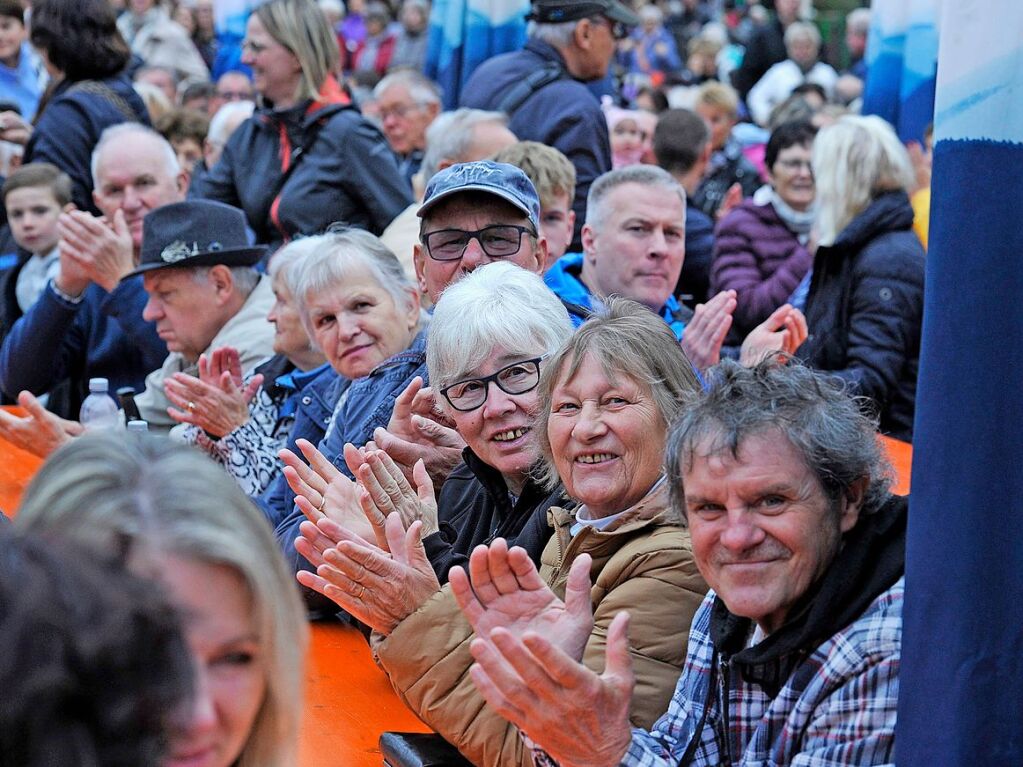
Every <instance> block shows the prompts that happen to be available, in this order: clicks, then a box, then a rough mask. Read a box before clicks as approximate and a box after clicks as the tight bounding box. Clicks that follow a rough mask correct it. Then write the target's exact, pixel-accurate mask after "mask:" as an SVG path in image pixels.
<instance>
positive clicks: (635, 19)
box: [604, 2, 639, 27]
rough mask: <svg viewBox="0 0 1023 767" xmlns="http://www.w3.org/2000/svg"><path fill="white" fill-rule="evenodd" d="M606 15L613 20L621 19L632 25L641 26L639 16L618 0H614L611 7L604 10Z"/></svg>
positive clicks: (623, 22)
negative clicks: (615, 0) (616, 0)
mask: <svg viewBox="0 0 1023 767" xmlns="http://www.w3.org/2000/svg"><path fill="white" fill-rule="evenodd" d="M604 15H605V16H607V17H608V18H609V19H611V21H619V22H621V23H622V24H625V25H627V26H630V27H636V26H639V16H637V15H636V14H635V13H633V12H632V11H631V10H629V9H628V8H626V7H625V6H624V5H622V4H621V3H618V2H612V3H611V7H610V8H608V9H607V10H606V11H604Z"/></svg>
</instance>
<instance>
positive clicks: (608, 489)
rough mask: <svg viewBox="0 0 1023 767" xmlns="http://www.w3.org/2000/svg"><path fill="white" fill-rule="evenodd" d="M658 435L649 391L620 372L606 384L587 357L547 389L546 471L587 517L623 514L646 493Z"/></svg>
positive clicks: (655, 472)
mask: <svg viewBox="0 0 1023 767" xmlns="http://www.w3.org/2000/svg"><path fill="white" fill-rule="evenodd" d="M568 367H569V365H568V364H567V363H566V365H565V368H566V371H567V369H568ZM666 432H667V426H666V424H665V423H664V419H663V418H662V417H661V414H660V411H659V410H658V409H657V405H656V404H655V402H654V398H653V395H652V393H651V392H650V390H649V387H647V386H646V385H644V384H641V383H639V382H637V381H635V380H633V379H632V378H630V377H628V376H627V375H626V374H624V373H621V374H619V375H617V376H616V380H615V381H611V380H609V379H608V376H607V374H606V373H605V372H604V368H603V366H602V365H601V364H600V362H599V361H597V359H595V358H594V357H593V356H592V355H589V354H588V355H586V356H585V357H584V358H583V360H582V362H581V364H580V365H579V368H578V370H576V373H575V375H573V376H572V377H571V378H569V377H568V376H567V375H566V372H564V371H563V372H562V374H561V376H560V377H559V378H558V381H557V383H556V384H555V385H554V389H553V392H552V397H551V414H550V419H549V420H548V423H547V438H548V439H549V440H550V445H551V452H552V454H553V456H554V466H555V468H556V469H557V471H558V476H560V477H561V480H562V482H563V483H564V485H565V489H566V490H567V491H568V494H569V495H570V496H571V497H572V498H574V499H576V500H577V501H580V502H582V503H584V504H586V508H587V510H588V511H589V514H590V517H591V518H594V519H598V518H601V517H606V516H609V515H610V514H616V513H618V512H620V511H625V510H626V509H628V508H629V507H631V506H633V505H635V504H636V503H637V502H638V501H639V500H640V499H642V498H643V496H644V495H646V494H647V492H648V491H649V490H650V488H651V487H653V485H654V483H655V482H656V481H657V479H658V477H660V475H661V454H662V453H663V451H664V441H665V436H666Z"/></svg>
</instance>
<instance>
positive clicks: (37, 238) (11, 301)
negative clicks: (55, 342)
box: [0, 163, 72, 327]
mask: <svg viewBox="0 0 1023 767" xmlns="http://www.w3.org/2000/svg"><path fill="white" fill-rule="evenodd" d="M2 194H3V200H4V207H5V208H6V210H7V222H8V223H9V224H10V227H11V234H12V236H13V237H14V241H15V242H16V243H17V244H18V247H19V248H21V249H22V250H24V251H27V255H23V256H22V258H21V259H19V262H18V264H17V265H16V266H15V267H14V268H13V269H11V270H10V271H9V272H7V273H6V274H5V275H4V276H3V281H2V283H0V284H2V292H0V297H2V300H3V301H4V312H3V313H4V315H5V317H4V319H5V320H6V321H7V323H11V324H13V322H14V320H15V319H17V317H20V316H21V315H22V314H24V313H25V312H27V311H28V310H29V308H30V307H31V306H32V304H34V303H35V302H36V299H37V298H39V295H40V294H41V293H42V292H43V288H45V287H46V283H47V282H49V281H50V280H51V279H52V278H53V276H54V275H55V274H56V273H57V271H58V270H59V268H60V258H59V255H58V253H57V241H58V239H59V236H58V234H57V219H58V218H60V214H61V213H63V212H64V211H66V210H70V209H71V207H72V205H71V179H70V178H69V177H68V175H67V174H66V173H64V172H62V171H61V170H59V169H58V168H57V167H55V166H53V165H50V164H49V163H30V164H29V165H24V166H22V167H20V168H18V169H17V170H16V171H14V173H12V174H11V175H10V176H9V177H8V179H7V181H5V182H4V185H3V189H2ZM7 323H5V324H7ZM9 326H10V325H9V324H7V327H9Z"/></svg>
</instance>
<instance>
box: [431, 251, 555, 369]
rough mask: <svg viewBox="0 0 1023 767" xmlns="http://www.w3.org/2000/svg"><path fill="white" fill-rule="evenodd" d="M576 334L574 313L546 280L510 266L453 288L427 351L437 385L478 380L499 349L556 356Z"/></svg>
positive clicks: (443, 300)
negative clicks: (468, 378) (478, 372)
mask: <svg viewBox="0 0 1023 767" xmlns="http://www.w3.org/2000/svg"><path fill="white" fill-rule="evenodd" d="M570 335H572V321H571V320H570V319H569V317H568V311H567V310H566V309H565V305H564V304H562V303H561V300H560V299H559V298H558V297H557V296H555V295H554V293H552V292H551V290H550V288H548V287H547V286H546V285H545V284H544V282H543V279H542V278H541V277H539V276H538V275H536V274H534V273H533V272H530V271H528V270H526V269H523V268H522V267H519V266H515V265H514V264H510V263H508V262H507V261H497V262H494V263H492V264H487V265H486V266H481V267H479V268H477V269H474V270H473V271H472V272H471V273H470V274H467V275H466V276H465V277H463V278H462V279H461V280H459V281H458V282H456V283H455V284H454V285H451V286H450V287H448V288H447V289H446V290H445V291H444V293H443V294H442V295H441V297H440V300H439V301H438V302H437V306H436V308H435V309H434V312H433V320H432V322H431V323H430V340H429V342H428V343H427V346H426V366H427V369H428V370H429V371H430V382H431V385H433V386H434V387H442V386H446V385H448V384H451V383H454V382H455V381H458V380H460V379H461V378H464V377H465V376H467V375H472V373H473V372H474V371H475V370H476V369H478V368H479V366H480V365H481V364H482V363H483V361H484V360H486V358H487V357H488V356H489V355H490V354H491V352H492V351H493V350H494V349H498V348H499V349H502V350H503V351H504V352H505V353H506V354H511V355H518V354H522V355H542V354H551V353H553V352H555V351H556V350H557V349H559V348H560V347H561V345H562V344H563V343H564V342H565V341H566V340H567V339H568V337H569V336H570Z"/></svg>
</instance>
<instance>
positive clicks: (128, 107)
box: [22, 75, 149, 215]
mask: <svg viewBox="0 0 1023 767" xmlns="http://www.w3.org/2000/svg"><path fill="white" fill-rule="evenodd" d="M123 122H140V123H142V124H144V125H149V113H148V112H147V111H146V107H145V104H143V103H142V99H140V98H139V96H138V94H137V93H135V90H134V89H133V88H132V87H131V81H130V80H128V78H127V77H126V76H124V75H119V76H117V77H109V78H107V79H106V80H99V81H92V80H83V81H81V82H67V81H65V82H62V83H60V85H58V86H57V87H56V88H55V89H54V91H53V95H52V96H51V98H50V101H49V103H47V105H46V107H45V108H44V109H43V111H42V113H41V114H40V115H39V119H38V122H36V126H35V129H34V130H33V131H32V137H31V138H30V139H29V141H28V144H27V145H26V146H25V157H24V159H23V160H22V162H23V163H25V164H27V163H30V162H49V163H53V164H54V165H56V166H57V167H58V168H60V169H61V170H62V171H64V172H65V173H67V174H68V175H69V176H70V177H71V199H72V201H73V202H74V204H75V205H76V206H77V207H78V208H79V209H80V210H87V211H89V212H90V213H93V214H96V215H99V210H98V209H97V208H96V205H95V203H93V201H92V169H91V162H92V150H93V149H95V148H96V144H97V142H99V137H100V134H102V133H103V131H104V130H106V129H107V128H109V127H110V126H111V125H117V124H118V123H123Z"/></svg>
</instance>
